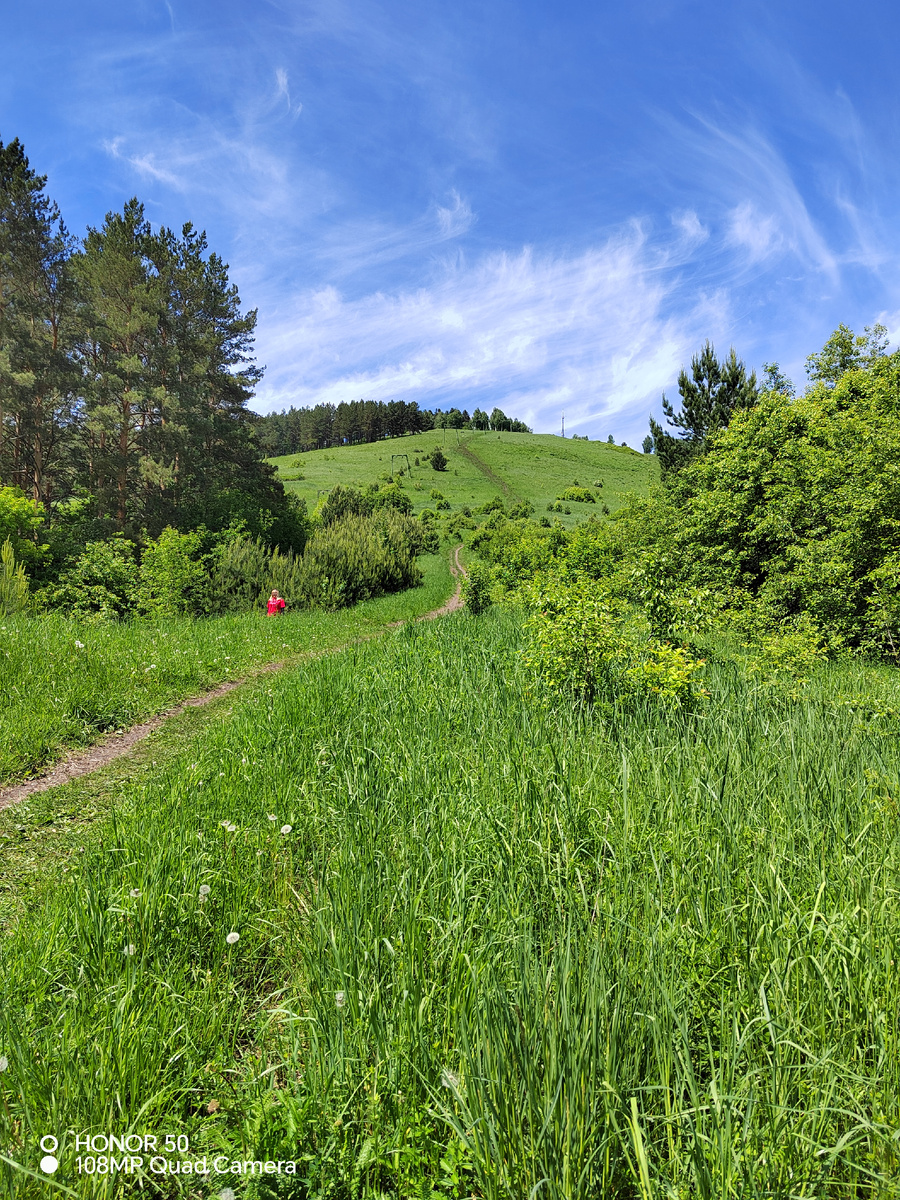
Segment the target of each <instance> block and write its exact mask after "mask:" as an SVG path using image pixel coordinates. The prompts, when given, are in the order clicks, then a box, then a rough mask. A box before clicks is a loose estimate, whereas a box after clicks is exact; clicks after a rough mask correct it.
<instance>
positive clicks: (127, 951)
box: [125, 942, 137, 958]
mask: <svg viewBox="0 0 900 1200" xmlns="http://www.w3.org/2000/svg"><path fill="white" fill-rule="evenodd" d="M136 953H137V950H136V948H135V945H134V942H129V943H128V945H127V946H126V947H125V954H126V955H127V956H128V958H131V957H132V955H134V954H136Z"/></svg>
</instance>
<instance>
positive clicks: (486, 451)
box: [271, 429, 659, 525]
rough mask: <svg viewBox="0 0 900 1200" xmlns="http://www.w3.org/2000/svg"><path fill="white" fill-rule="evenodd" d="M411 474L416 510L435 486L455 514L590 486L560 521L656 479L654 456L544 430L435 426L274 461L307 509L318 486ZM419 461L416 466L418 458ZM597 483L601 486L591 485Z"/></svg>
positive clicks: (541, 506)
mask: <svg viewBox="0 0 900 1200" xmlns="http://www.w3.org/2000/svg"><path fill="white" fill-rule="evenodd" d="M435 446H440V447H441V449H442V450H443V452H444V453H445V455H446V456H447V459H448V460H449V461H448V465H447V469H446V470H445V471H435V470H434V469H433V468H432V467H431V465H430V463H427V462H425V461H423V456H424V455H425V454H426V453H428V452H429V451H431V450H432V449H433V448H434V447H435ZM404 455H406V456H407V457H408V463H409V471H408V472H407V473H406V474H405V475H404V477H403V479H402V480H401V483H402V485H403V486H404V487H405V488H406V489H407V490H408V494H409V496H410V498H411V499H412V501H413V508H414V511H415V512H420V511H421V510H422V509H423V508H433V507H434V505H435V499H434V498H433V497H432V495H431V492H432V490H436V491H439V492H440V493H441V495H443V496H444V497H445V498H446V499H447V500H448V501H449V503H450V504H451V506H452V509H453V511H458V510H459V509H461V508H463V507H464V506H465V505H468V506H469V507H470V508H473V509H474V508H476V507H477V506H479V505H481V504H484V503H485V501H486V500H490V499H491V498H492V497H493V496H497V495H499V496H502V497H503V498H504V499H505V500H507V501H510V502H513V503H515V502H517V501H520V500H530V501H531V503H532V504H533V505H534V506H535V509H536V510H537V513H538V514H541V513H544V512H546V510H547V504H548V502H550V501H553V500H555V499H556V497H557V496H558V495H559V494H560V492H562V490H563V489H564V488H566V487H568V486H569V485H571V484H573V483H575V482H576V481H577V482H578V483H579V484H580V485H581V486H582V487H588V488H590V489H591V490H592V491H593V493H594V495H595V496H596V498H597V503H596V504H584V503H572V504H570V505H569V507H570V508H571V510H572V512H571V514H570V515H568V516H567V515H565V514H561V515H560V519H561V520H562V521H563V523H564V524H567V525H573V524H575V523H576V522H577V521H578V520H580V519H582V518H583V517H585V516H589V515H591V514H595V513H596V514H599V513H600V511H601V505H602V504H603V503H606V504H607V505H608V507H609V509H610V510H611V511H612V512H615V510H616V509H617V508H618V507H619V505H620V504H621V503H622V500H623V498H624V496H625V495H626V494H627V493H628V492H638V493H641V492H646V491H647V490H648V488H649V487H650V485H651V484H652V483H654V482H655V481H656V480H657V478H658V477H659V465H658V463H657V460H656V458H655V456H653V455H649V454H638V453H637V452H636V451H634V450H630V449H628V448H627V447H623V446H611V445H609V444H608V443H607V442H582V441H574V440H569V439H565V438H560V437H556V436H555V435H554V434H547V433H538V434H534V433H502V434H497V433H472V432H469V431H464V432H460V433H459V435H457V433H456V431H455V430H451V429H447V430H442V429H435V430H431V431H430V432H429V433H424V434H414V435H411V436H409V437H402V438H391V439H388V440H386V441H382V442H370V443H367V444H364V445H358V446H337V447H332V448H331V449H330V450H312V451H308V452H307V453H305V454H288V455H285V456H283V457H281V458H273V459H272V460H271V462H272V463H273V464H274V465H275V466H277V467H278V470H279V474H280V477H281V479H282V481H283V482H284V484H285V487H286V488H288V489H289V490H291V491H295V492H296V493H297V494H298V495H300V496H302V497H304V499H305V500H306V502H307V504H308V505H309V508H310V510H312V509H313V508H314V507H315V505H316V503H317V501H318V498H319V497H320V496H321V494H322V493H323V492H324V491H328V490H329V489H330V488H332V487H334V485H335V484H337V483H341V484H344V485H351V486H356V487H365V485H366V484H369V483H373V482H374V481H375V480H377V479H379V478H380V477H381V476H384V475H387V474H390V473H391V472H392V470H397V471H399V470H400V468H401V467H402V468H404V470H405V468H406V466H407V458H404V457H403V456H404ZM417 458H418V459H419V460H420V465H419V466H416V459H417ZM599 481H602V487H595V486H594V485H595V483H597V482H599Z"/></svg>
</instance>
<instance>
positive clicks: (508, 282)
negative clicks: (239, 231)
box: [255, 224, 726, 429]
mask: <svg viewBox="0 0 900 1200" xmlns="http://www.w3.org/2000/svg"><path fill="white" fill-rule="evenodd" d="M695 236H696V233H695V231H694V230H693V229H692V228H691V229H689V230H688V236H687V237H686V238H676V239H675V240H673V241H671V242H669V243H668V244H666V243H660V242H654V241H652V240H651V239H650V238H649V236H648V234H647V233H646V231H645V230H643V229H642V228H641V227H640V226H639V225H637V224H633V225H631V226H629V227H628V228H627V229H625V230H623V231H622V232H620V233H618V234H616V235H615V236H613V237H611V238H609V239H608V240H607V241H606V242H605V243H604V244H603V245H602V246H599V247H597V248H593V249H589V250H587V251H585V252H583V253H581V254H578V255H574V256H571V257H564V256H552V255H547V254H538V253H535V252H534V251H533V250H531V249H528V248H525V249H523V250H522V251H521V252H519V253H517V254H489V255H487V256H485V257H483V258H482V259H480V260H478V261H477V262H474V263H468V262H466V261H465V260H464V259H463V260H459V259H457V260H456V261H453V262H449V263H447V264H445V265H444V268H443V271H442V273H441V276H440V277H439V278H437V279H436V280H435V281H434V282H433V283H432V284H431V285H430V286H428V287H423V288H418V289H415V290H411V291H403V292H396V293H393V294H387V293H384V292H375V293H372V294H369V295H365V296H362V297H358V298H349V297H346V296H344V295H342V294H341V293H340V292H339V291H338V290H337V289H336V288H335V287H325V288H317V289H311V290H309V291H306V292H303V293H301V294H299V295H297V296H296V297H295V298H294V300H293V302H292V303H291V304H290V306H288V307H282V308H281V309H279V310H277V311H275V310H269V309H268V308H267V306H265V305H264V306H263V307H262V310H261V314H260V357H261V359H263V360H264V361H268V362H269V363H272V364H277V365H276V366H275V367H274V369H270V371H269V374H268V376H267V378H266V381H265V384H264V386H263V387H262V388H261V390H260V394H259V396H258V398H257V401H256V403H255V406H256V407H258V408H259V409H260V410H264V411H269V410H271V409H273V408H280V407H282V406H287V405H290V404H295V405H306V404H317V403H335V404H337V403H340V402H341V401H342V400H347V401H349V400H357V399H359V398H360V397H366V398H373V399H381V400H387V399H390V398H392V397H402V398H404V399H407V400H412V399H416V400H419V401H420V403H423V404H427V405H430V406H433V405H435V404H439V405H443V406H445V407H446V406H449V405H450V404H458V405H460V406H461V407H463V406H464V407H467V408H469V409H470V410H471V409H472V408H473V407H475V406H476V405H477V404H479V403H480V404H482V405H485V404H487V405H493V404H494V403H500V404H501V406H502V405H503V403H507V404H509V405H510V406H511V407H513V408H514V411H515V412H516V413H517V414H518V415H520V416H521V417H523V418H524V419H525V420H527V421H529V423H531V424H533V425H535V426H536V427H538V428H547V427H551V426H555V424H556V422H557V414H558V412H559V410H560V409H565V412H566V423H567V426H568V427H569V428H571V429H575V428H578V427H579V426H580V425H583V424H585V423H586V422H590V421H592V420H595V419H596V418H598V417H599V416H601V415H604V414H605V415H611V414H615V413H619V412H621V411H623V410H626V409H629V408H630V407H631V406H634V405H636V404H641V406H642V409H643V412H642V414H641V420H642V421H645V420H646V407H645V403H646V402H648V397H651V396H652V397H654V398H656V397H657V394H658V391H659V389H660V388H661V387H663V386H664V385H665V384H666V382H667V381H668V380H669V379H670V378H671V374H672V368H673V363H679V362H680V361H683V359H684V357H685V355H686V354H688V353H689V352H690V349H691V348H693V347H694V344H695V343H696V341H697V338H698V336H699V335H700V331H701V329H702V330H703V333H704V336H705V334H706V333H708V332H710V329H711V328H712V330H713V331H714V332H716V331H721V330H722V329H723V328H724V327H725V325H726V313H725V308H726V305H725V301H724V298H723V297H722V296H721V295H711V296H708V295H705V294H702V293H701V294H696V295H695V296H694V297H693V299H692V300H691V301H689V302H687V303H685V304H683V305H682V306H681V309H680V312H679V315H678V316H677V317H675V316H673V315H672V314H671V311H670V307H671V306H670V303H669V302H670V301H671V299H672V295H673V293H674V292H675V291H676V290H677V289H678V287H679V279H678V270H679V267H680V266H681V265H682V264H683V263H684V261H685V257H686V255H687V254H688V253H689V246H690V244H691V242H692V241H693V239H694V238H695Z"/></svg>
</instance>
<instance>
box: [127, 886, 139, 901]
mask: <svg viewBox="0 0 900 1200" xmlns="http://www.w3.org/2000/svg"><path fill="white" fill-rule="evenodd" d="M128 894H129V896H130V897H131V898H132V900H137V898H138V896H140V894H141V889H140V888H132V889H131V891H130V892H129V893H128Z"/></svg>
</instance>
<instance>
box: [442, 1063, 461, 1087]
mask: <svg viewBox="0 0 900 1200" xmlns="http://www.w3.org/2000/svg"><path fill="white" fill-rule="evenodd" d="M441 1087H444V1088H450V1090H451V1091H454V1092H458V1091H459V1077H458V1076H457V1075H455V1074H454V1073H453V1072H452V1071H451V1070H450V1068H449V1067H444V1069H443V1071H441Z"/></svg>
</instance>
